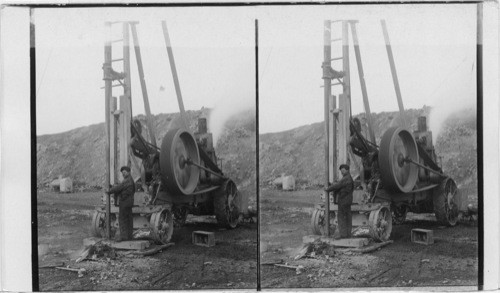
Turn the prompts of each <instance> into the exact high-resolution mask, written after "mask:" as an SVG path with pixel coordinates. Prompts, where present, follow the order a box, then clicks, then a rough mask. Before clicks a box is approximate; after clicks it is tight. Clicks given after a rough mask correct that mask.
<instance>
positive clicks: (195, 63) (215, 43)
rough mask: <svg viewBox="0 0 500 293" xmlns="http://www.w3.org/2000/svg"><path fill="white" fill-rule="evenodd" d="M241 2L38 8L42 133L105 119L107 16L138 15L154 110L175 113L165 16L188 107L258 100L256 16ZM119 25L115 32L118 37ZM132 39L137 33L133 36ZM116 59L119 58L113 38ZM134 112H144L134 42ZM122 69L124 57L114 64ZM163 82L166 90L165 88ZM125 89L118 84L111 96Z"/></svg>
mask: <svg viewBox="0 0 500 293" xmlns="http://www.w3.org/2000/svg"><path fill="white" fill-rule="evenodd" d="M242 12H243V11H242V9H238V8H235V9H232V13H230V14H229V13H227V11H226V10H225V9H220V8H140V9H138V8H106V9H103V8H71V9H68V8H64V9H54V8H47V9H36V10H35V27H36V28H35V30H36V33H35V35H36V53H37V57H36V58H37V59H36V61H37V68H36V69H37V78H36V80H37V101H36V102H37V104H36V106H37V135H41V134H48V133H57V132H63V131H67V130H71V129H74V128H76V127H80V126H86V125H89V124H94V123H100V122H103V121H104V89H101V87H103V86H104V81H103V80H102V77H103V72H102V63H103V62H104V41H105V33H106V30H105V29H104V22H105V21H117V20H137V21H139V22H140V23H139V24H138V25H137V30H138V38H139V43H140V45H141V55H142V61H143V67H144V73H145V80H146V85H147V89H148V96H149V102H150V107H151V111H152V113H153V114H158V113H172V112H178V111H179V108H178V105H177V99H176V94H175V89H174V84H173V79H172V74H171V71H170V67H169V66H170V65H169V62H168V57H167V52H166V48H165V42H164V38H163V31H162V28H161V21H162V20H166V21H167V25H168V29H169V35H170V40H171V44H172V47H173V52H174V58H175V63H176V67H177V73H178V76H179V81H180V86H181V91H182V95H183V101H184V106H185V108H186V110H199V109H201V108H202V107H215V106H216V105H223V104H228V103H229V104H233V105H234V104H236V105H237V106H236V107H237V108H245V107H252V106H254V105H255V51H254V44H255V41H254V40H255V35H254V31H255V28H254V18H251V17H247V16H246V14H245V13H242ZM121 31H122V29H121V24H118V25H114V28H113V38H112V39H114V40H116V39H121ZM130 40H131V44H132V35H130ZM114 48H115V49H114V51H113V59H114V58H121V57H122V55H123V54H122V49H121V48H122V47H121V43H115V46H114ZM130 54H131V55H130V56H131V70H132V104H133V113H134V115H136V114H139V113H144V106H143V100H142V92H141V87H140V82H139V78H138V73H137V64H136V59H135V52H134V50H133V49H132V50H131V52H130ZM113 66H114V67H113V68H114V69H115V70H116V71H122V69H121V67H120V66H121V63H120V62H116V63H114V65H113ZM160 88H164V90H160ZM122 93H123V90H122V89H121V87H115V88H114V89H113V95H114V96H119V95H121V94H122Z"/></svg>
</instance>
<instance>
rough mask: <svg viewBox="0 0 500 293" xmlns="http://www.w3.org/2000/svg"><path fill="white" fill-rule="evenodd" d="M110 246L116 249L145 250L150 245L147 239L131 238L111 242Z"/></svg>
mask: <svg viewBox="0 0 500 293" xmlns="http://www.w3.org/2000/svg"><path fill="white" fill-rule="evenodd" d="M110 246H111V247H113V248H116V249H126V250H143V249H146V248H148V247H149V241H147V240H131V241H122V242H111V243H110Z"/></svg>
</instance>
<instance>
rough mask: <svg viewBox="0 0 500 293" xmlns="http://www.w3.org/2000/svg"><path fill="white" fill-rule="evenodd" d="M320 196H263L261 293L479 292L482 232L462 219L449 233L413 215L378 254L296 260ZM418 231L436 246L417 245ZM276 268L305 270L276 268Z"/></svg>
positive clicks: (296, 193)
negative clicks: (355, 292)
mask: <svg viewBox="0 0 500 293" xmlns="http://www.w3.org/2000/svg"><path fill="white" fill-rule="evenodd" d="M320 194H321V190H308V191H294V192H283V191H278V190H262V192H261V197H260V198H261V201H260V202H261V205H260V216H261V218H260V223H261V230H260V252H261V253H260V260H261V264H263V265H261V268H260V269H261V286H262V288H351V287H362V288H365V289H367V288H369V287H400V288H401V287H405V288H408V289H410V288H411V287H428V289H429V287H438V290H440V289H443V290H444V289H445V288H444V287H448V286H453V289H452V290H460V289H469V290H476V289H477V287H474V286H477V285H478V233H477V232H478V228H477V221H475V220H474V219H473V220H471V221H469V219H463V220H462V221H461V222H460V223H459V225H458V226H456V227H453V228H448V227H444V226H440V225H439V224H437V222H436V219H435V217H434V215H433V214H409V216H408V220H407V221H406V222H405V223H404V224H402V225H398V226H393V230H392V234H391V239H392V240H393V241H394V242H393V243H392V244H389V245H388V246H385V247H383V248H380V249H379V250H377V251H374V252H371V253H365V254H359V253H352V252H338V251H337V252H335V253H331V252H329V253H321V252H318V254H316V255H314V256H313V257H306V258H303V259H299V260H295V257H296V256H297V255H298V254H299V252H300V250H301V249H302V247H303V242H302V241H303V240H302V238H303V236H306V235H311V234H312V232H311V227H310V226H311V224H310V223H311V212H312V209H313V203H314V202H316V201H318V200H319V195H320ZM414 228H424V229H430V230H433V232H434V238H435V243H434V244H432V245H428V246H427V245H422V244H417V243H412V242H411V239H410V231H411V229H414ZM309 256H310V255H309ZM277 262H279V263H282V264H288V265H290V266H292V267H298V266H302V267H303V268H301V269H299V270H297V269H293V268H284V267H277V266H274V265H273V263H277ZM266 264H269V265H266ZM457 286H460V287H462V288H459V287H457Z"/></svg>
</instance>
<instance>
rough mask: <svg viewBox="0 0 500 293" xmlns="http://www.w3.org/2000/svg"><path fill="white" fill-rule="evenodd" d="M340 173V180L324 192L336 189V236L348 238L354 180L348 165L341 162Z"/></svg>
mask: <svg viewBox="0 0 500 293" xmlns="http://www.w3.org/2000/svg"><path fill="white" fill-rule="evenodd" d="M339 169H340V173H342V179H340V181H338V182H336V183H334V184H332V185H330V186H329V187H328V188H327V189H325V191H326V192H331V191H338V206H339V210H338V216H337V221H338V224H339V234H340V237H337V239H338V238H350V237H351V230H352V215H351V204H352V191H353V189H354V182H353V180H352V177H351V174H350V173H349V165H346V164H342V165H340V167H339Z"/></svg>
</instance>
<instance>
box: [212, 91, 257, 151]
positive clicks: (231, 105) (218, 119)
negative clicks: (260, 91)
mask: <svg viewBox="0 0 500 293" xmlns="http://www.w3.org/2000/svg"><path fill="white" fill-rule="evenodd" d="M252 109H255V98H252V97H249V96H247V95H241V96H239V97H224V98H221V99H219V100H218V101H217V102H216V103H215V106H214V108H213V110H212V111H211V112H210V116H209V117H208V130H209V131H210V132H211V133H212V136H213V141H214V146H216V145H217V141H218V140H219V138H220V137H221V135H222V133H223V132H224V126H225V124H226V122H227V121H228V120H229V119H230V118H231V117H233V116H234V115H237V114H238V113H241V112H243V111H245V110H252Z"/></svg>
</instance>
